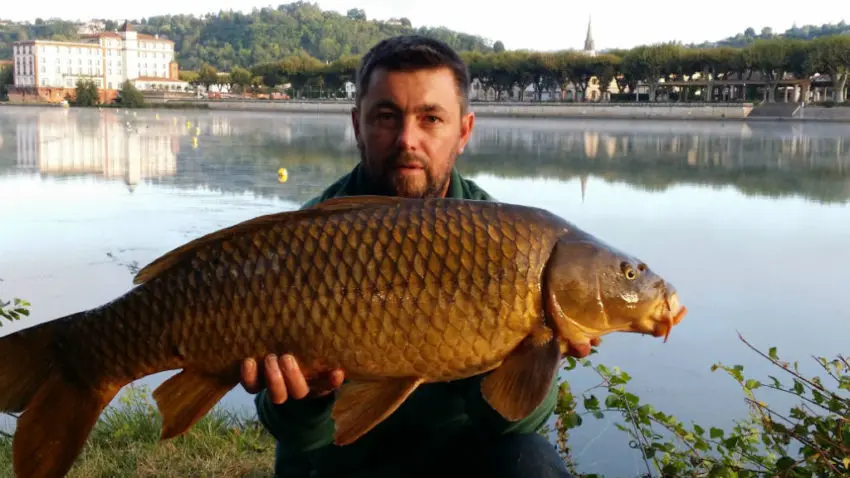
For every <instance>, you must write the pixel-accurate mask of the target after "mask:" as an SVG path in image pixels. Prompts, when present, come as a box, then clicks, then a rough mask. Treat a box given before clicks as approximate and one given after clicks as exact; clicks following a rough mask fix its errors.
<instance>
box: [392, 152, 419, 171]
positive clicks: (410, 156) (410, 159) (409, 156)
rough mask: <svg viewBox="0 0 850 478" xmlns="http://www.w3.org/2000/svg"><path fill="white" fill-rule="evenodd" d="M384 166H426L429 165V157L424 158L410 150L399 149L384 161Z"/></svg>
mask: <svg viewBox="0 0 850 478" xmlns="http://www.w3.org/2000/svg"><path fill="white" fill-rule="evenodd" d="M384 166H387V167H391V166H395V167H410V166H415V167H420V168H423V169H424V168H426V167H427V166H428V160H427V158H424V157H422V156H420V155H418V154H416V153H412V152H410V151H399V152H398V153H396V154H393V155H391V156H389V157H388V158H387V159H386V160H385V161H384Z"/></svg>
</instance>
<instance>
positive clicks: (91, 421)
mask: <svg viewBox="0 0 850 478" xmlns="http://www.w3.org/2000/svg"><path fill="white" fill-rule="evenodd" d="M60 324H61V320H60V321H56V322H48V323H45V324H41V325H37V326H35V327H32V328H30V329H26V330H22V331H20V332H17V333H14V334H12V335H9V336H6V337H0V411H5V412H23V413H22V414H21V416H20V418H19V419H18V423H17V427H16V430H15V437H14V439H13V441H12V457H13V459H12V461H13V464H14V471H15V476H16V477H18V478H58V477H62V476H65V475H66V474H67V473H68V471H69V470H70V469H71V466H72V465H73V464H74V461H75V460H76V458H77V456H78V455H79V454H80V451H81V450H82V448H83V445H85V442H86V440H87V439H88V436H89V434H90V433H91V430H92V428H93V427H94V425H95V423H96V422H97V419H98V418H99V417H100V414H101V413H102V412H103V409H104V408H106V405H108V404H109V402H110V401H112V398H113V397H114V396H115V394H116V393H117V392H118V390H119V389H120V388H121V387H120V386H108V387H101V388H99V389H93V388H90V387H87V386H85V385H83V384H81V383H73V382H71V381H69V380H68V379H67V377H66V376H65V375H64V374H63V371H62V367H60V366H59V362H58V360H59V359H60V357H56V356H54V352H53V348H52V347H51V346H50V345H51V343H52V341H53V340H54V337H55V335H56V330H57V329H56V328H57V327H58V326H61V325H60ZM61 359H63V360H69V359H71V358H70V357H64V358H61Z"/></svg>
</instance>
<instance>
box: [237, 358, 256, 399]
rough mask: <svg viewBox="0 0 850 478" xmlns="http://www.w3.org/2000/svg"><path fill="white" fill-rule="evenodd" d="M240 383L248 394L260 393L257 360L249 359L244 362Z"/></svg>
mask: <svg viewBox="0 0 850 478" xmlns="http://www.w3.org/2000/svg"><path fill="white" fill-rule="evenodd" d="M239 381H240V383H241V384H242V387H244V388H245V391H247V392H248V393H251V394H254V393H258V392H259V391H260V380H259V378H258V374H257V361H256V360H254V359H252V358H249V359H245V360H243V361H242V373H241V375H240V380H239Z"/></svg>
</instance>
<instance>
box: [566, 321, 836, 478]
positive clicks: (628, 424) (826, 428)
mask: <svg viewBox="0 0 850 478" xmlns="http://www.w3.org/2000/svg"><path fill="white" fill-rule="evenodd" d="M741 340H742V341H743V342H744V343H745V344H746V345H747V346H748V347H750V348H751V349H752V350H754V351H755V352H756V353H757V354H759V355H760V356H761V357H763V358H765V359H766V360H768V361H770V363H771V364H772V365H774V366H776V367H778V368H779V369H780V370H781V371H782V372H783V373H785V374H787V375H789V376H790V377H791V381H790V383H783V382H782V381H781V380H780V379H779V378H777V377H775V376H772V375H771V376H768V378H769V381H765V382H762V381H760V380H756V379H753V378H750V377H747V376H745V375H744V367H743V366H741V365H734V366H727V365H723V364H715V365H714V366H712V367H711V370H712V371H715V370H722V371H725V372H726V373H727V374H728V375H729V376H731V377H732V378H733V379H734V380H735V381H736V382H737V383H738V384H739V386H740V387H741V389H742V390H743V393H744V396H745V399H746V401H747V403H748V404H749V408H750V413H749V416H748V417H747V418H746V419H743V420H737V421H736V422H735V425H734V427H732V429H731V430H724V429H721V428H718V427H713V426H701V425H698V424H691V425H689V426H688V425H685V424H683V423H682V422H680V421H679V420H678V419H676V418H675V417H674V416H672V415H669V414H666V413H664V412H663V411H660V410H657V409H656V408H655V407H653V406H652V405H650V404H646V403H642V402H641V400H640V398H639V397H638V396H637V395H635V394H633V393H631V392H629V391H628V389H627V388H626V385H627V384H628V383H629V381H630V380H631V377H630V376H629V374H628V373H626V372H623V371H621V370H620V369H618V368H616V367H613V368H609V367H606V366H605V365H596V366H594V365H592V364H591V362H590V360H589V359H582V360H574V359H569V363H568V365H567V369H568V370H569V369H572V368H575V367H576V366H577V365H578V364H579V363H580V364H581V365H582V366H584V367H590V368H592V369H593V370H594V371H595V372H596V373H597V374H598V375H599V376H600V377H601V378H602V383H601V384H600V385H598V386H596V387H593V388H591V389H590V390H588V391H587V392H585V393H584V394H582V396H581V397H580V398H581V402H582V405H583V408H584V411H583V412H579V411H577V408H578V407H577V401H578V400H579V399H578V398H577V397H575V396H573V395H572V393H570V391H569V387H568V386H562V393H561V400H560V402H561V403H560V404H559V405H558V410H557V415H558V422H557V429H558V436H559V437H561V436H566V435H567V434H568V431H569V430H570V429H573V428H576V427H578V426H580V425H581V424H582V422H583V417H584V416H587V415H592V416H594V417H596V418H598V419H602V418H604V417H605V416H606V414H608V413H615V414H617V415H619V416H620V417H621V418H622V421H621V422H619V423H617V424H616V426H617V428H618V429H620V430H621V431H623V432H625V433H627V434H628V435H629V438H630V446H631V447H632V448H635V449H637V450H639V451H640V452H641V454H642V456H643V459H644V462H645V463H646V467H647V474H648V475H649V476H664V477H667V476H669V477H735V478H746V477H756V476H775V477H795V478H803V477H822V476H836V477H837V476H848V475H850V393H848V391H850V362H848V359H847V358H846V357H843V356H838V357H836V358H834V359H833V360H827V359H825V358H822V357H815V360H816V362H817V363H818V364H819V365H820V367H821V368H822V369H823V370H824V371H825V372H826V375H827V379H826V380H824V379H821V378H820V377H817V376H815V377H806V376H804V375H803V374H802V373H801V372H800V370H799V368H798V365H797V363H794V364H793V365H792V364H789V363H787V362H783V361H781V360H780V359H779V355H778V353H777V350H776V348H771V349H770V350H769V352H768V353H763V352H761V351H759V350H757V349H756V348H755V347H753V346H752V345H750V344H749V343H748V342H746V340H744V339H743V337H741ZM827 382H828V384H827ZM596 389H602V390H604V391H606V392H607V396H605V397H604V398H603V399H600V397H597V395H596V394H595V393H594V391H595V390H596ZM760 389H763V390H773V391H776V392H782V393H783V394H789V395H792V396H794V397H795V398H796V400H797V401H798V403H797V404H796V405H794V406H793V407H791V409H790V410H789V411H788V412H787V413H784V414H783V413H779V412H778V411H776V410H774V409H773V408H772V407H771V406H770V405H768V404H767V403H765V402H764V401H762V400H760V399H759V398H758V397H757V396H756V391H757V390H760ZM559 442H560V440H559ZM561 453H562V454H563V455H564V456H565V459H566V460H567V462H568V463H571V458H570V457H569V449H568V448H566V447H564V446H563V445H562V446H561Z"/></svg>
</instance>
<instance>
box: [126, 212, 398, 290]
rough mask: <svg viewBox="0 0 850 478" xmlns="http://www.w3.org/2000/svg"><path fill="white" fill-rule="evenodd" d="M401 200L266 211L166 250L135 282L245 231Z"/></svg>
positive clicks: (139, 281) (154, 275) (148, 278)
mask: <svg viewBox="0 0 850 478" xmlns="http://www.w3.org/2000/svg"><path fill="white" fill-rule="evenodd" d="M402 201H404V199H402V198H398V197H392V196H345V197H338V198H331V199H328V200H326V201H323V202H321V203H318V204H316V205H314V206H313V207H310V208H307V209H302V210H297V211H285V212H278V213H274V214H266V215H264V216H258V217H255V218H253V219H248V220H247V221H243V222H240V223H238V224H234V225H233V226H229V227H226V228H224V229H219V230H218V231H215V232H211V233H209V234H207V235H205V236H201V237H199V238H197V239H194V240H192V241H190V242H187V243H186V244H183V245H182V246H180V247H177V248H176V249H173V250H171V251H170V252H167V253H165V254H164V255H162V256H160V257H158V258H157V259H155V260H154V261H153V262H151V263H150V264H148V265H146V266H145V267H143V268H142V269H141V270H140V271H139V272H138V273H137V274H136V276H135V277H134V278H133V284H136V285H139V284H143V283H145V282H148V281H150V280H151V279H153V278H155V277H156V276H158V275H160V274H162V273H163V272H165V271H166V270H168V269H170V268H171V267H173V266H174V265H176V264H178V263H179V262H181V261H182V260H184V259H186V258H187V257H188V256H189V255H191V254H192V253H193V252H194V251H196V250H198V249H199V248H201V247H204V246H207V245H210V244H212V243H215V242H218V241H222V240H225V239H229V238H231V237H234V236H238V235H241V234H245V233H248V232H251V231H254V230H256V229H261V228H264V227H268V226H269V225H272V224H277V223H281V222H289V221H297V220H303V219H306V218H311V217H319V216H324V215H327V214H332V213H334V212H339V211H348V210H352V209H358V208H364V207H368V206H390V205H397V204H400V203H401V202H402Z"/></svg>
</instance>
